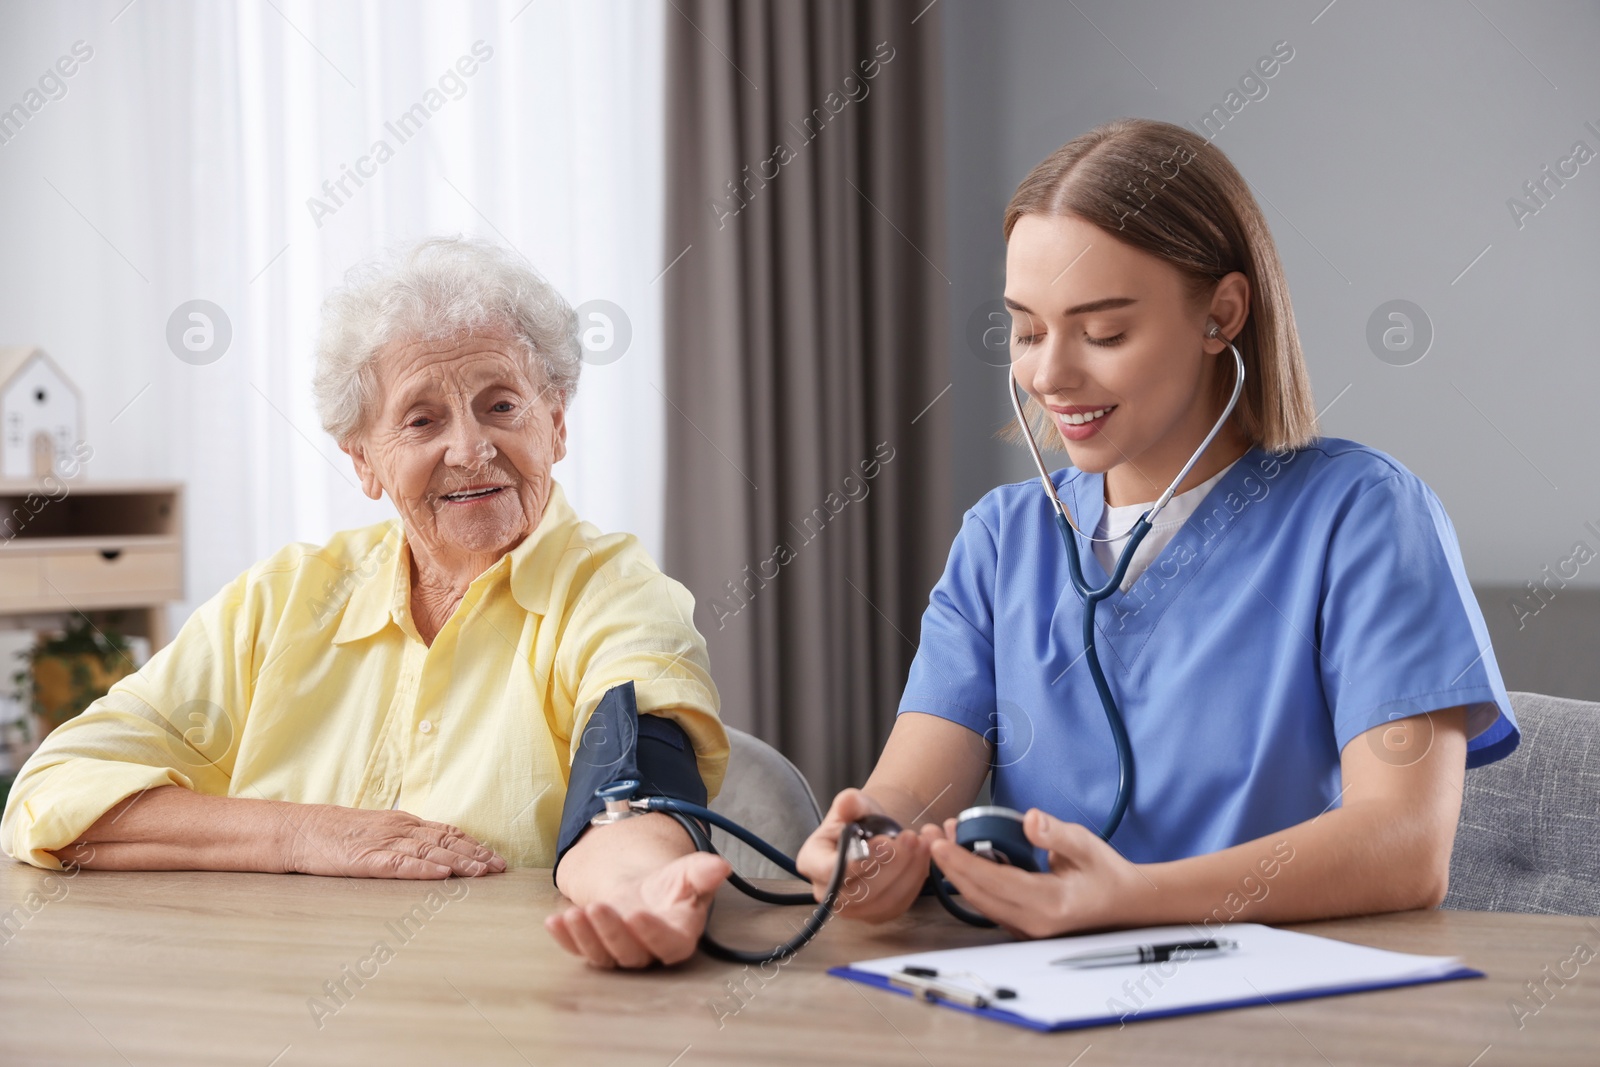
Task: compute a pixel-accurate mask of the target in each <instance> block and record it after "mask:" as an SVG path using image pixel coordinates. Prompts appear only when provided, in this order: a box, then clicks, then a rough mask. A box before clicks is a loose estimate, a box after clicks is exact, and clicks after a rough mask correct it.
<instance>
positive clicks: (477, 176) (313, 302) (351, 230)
mask: <svg viewBox="0 0 1600 1067" xmlns="http://www.w3.org/2000/svg"><path fill="white" fill-rule="evenodd" d="M125 3H126V0H111V2H108V3H105V4H99V5H86V6H82V7H78V6H73V7H70V8H67V7H64V6H62V7H57V6H51V7H45V6H43V5H23V4H9V5H5V6H0V69H4V70H8V71H12V72H15V73H16V75H17V76H16V77H14V78H8V80H7V83H6V84H5V85H4V86H0V93H13V94H14V95H16V96H18V98H19V99H22V93H23V91H24V90H26V89H27V88H28V86H29V84H30V79H33V80H34V81H36V80H37V78H38V77H39V76H41V75H43V73H44V72H46V71H47V70H48V69H51V68H52V65H53V64H54V63H55V62H56V61H57V59H58V57H60V56H63V55H70V54H72V50H73V46H74V44H75V42H79V41H82V42H84V45H85V46H86V47H87V48H88V49H92V57H91V58H89V59H88V60H85V61H83V62H81V63H80V64H78V65H77V69H76V70H75V72H74V73H73V74H72V75H71V76H70V77H67V78H63V79H61V82H62V84H64V85H65V87H66V88H65V92H64V93H63V94H61V95H59V96H58V97H55V98H51V96H50V94H44V99H45V103H44V104H43V105H42V106H41V107H40V108H39V109H38V110H37V111H36V112H30V116H29V117H28V119H27V120H26V122H25V123H24V124H22V125H21V127H20V128H19V129H18V131H17V132H16V133H15V134H14V135H11V136H9V139H7V140H5V142H4V143H3V144H0V196H3V197H4V203H5V205H6V210H5V211H4V212H0V248H3V249H4V251H5V254H4V255H3V256H0V343H8V344H19V343H33V344H39V345H41V346H43V347H44V348H46V349H47V350H48V351H49V352H50V353H51V354H52V355H53V356H54V357H55V358H56V360H57V361H58V362H59V363H60V364H61V365H62V366H63V367H64V368H65V369H66V370H67V372H68V373H69V374H70V375H72V376H73V377H74V378H75V380H76V381H77V383H78V384H79V386H80V388H81V389H82V390H83V392H84V394H85V401H86V407H87V424H86V436H87V439H88V442H89V443H90V445H91V446H92V447H93V448H94V456H93V459H92V460H91V461H90V462H89V464H88V465H87V468H86V470H87V474H86V476H87V477H90V478H94V479H97V480H100V479H112V478H175V479H181V480H182V481H183V482H185V483H186V485H187V515H186V522H185V527H186V531H187V534H188V537H189V544H190V555H189V565H188V574H187V581H188V592H189V599H188V602H187V603H186V604H184V605H183V606H182V607H181V608H180V609H179V610H178V612H177V613H176V617H175V618H174V619H173V622H174V624H177V623H180V622H181V621H182V619H183V618H185V617H187V614H188V612H189V611H190V610H192V609H193V607H194V606H196V605H197V604H199V603H200V602H201V601H202V600H204V599H206V598H207V597H209V596H210V595H211V594H212V593H213V592H215V591H216V590H217V588H218V587H220V586H221V585H222V584H223V583H224V582H226V581H228V580H229V579H230V578H232V577H234V576H235V575H236V574H238V573H239V571H240V570H242V569H243V568H244V567H246V566H248V565H249V564H250V563H251V562H253V561H255V560H257V559H260V558H261V557H263V556H265V555H268V554H269V553H271V552H273V551H274V550H276V549H277V548H279V547H280V546H281V545H283V544H284V543H285V542H288V541H291V540H303V541H311V542H320V541H322V540H324V539H326V538H327V536H328V535H329V534H330V533H332V532H333V531H335V530H338V529H342V528H346V527H350V526H356V525H362V524H366V523H369V522H374V521H377V520H378V519H380V518H385V517H388V516H389V515H391V514H393V511H392V508H391V506H390V504H389V503H388V502H387V501H381V502H374V501H371V500H368V499H367V498H366V497H365V496H363V495H362V494H361V492H360V490H359V488H358V487H357V483H356V479H355V476H354V473H353V471H352V469H351V466H350V462H349V459H348V457H346V456H345V455H344V454H343V453H342V452H340V451H339V450H338V448H337V446H336V445H335V444H334V442H333V441H332V440H331V439H330V438H328V437H327V435H325V434H324V433H323V432H322V430H321V428H320V426H319V424H318V421H317V418H316V414H315V410H314V407H313V404H312V401H311V395H310V378H311V371H312V355H313V344H314V340H315V335H316V326H317V321H318V309H319V305H320V302H321V298H322V295H323V293H324V292H325V291H326V290H327V288H328V287H329V286H331V285H332V284H334V283H335V282H336V281H337V280H338V279H339V278H340V276H341V275H342V274H343V272H344V270H345V269H346V268H348V267H349V266H350V265H351V264H352V263H354V262H356V261H357V260H360V259H362V258H365V257H366V256H367V255H369V254H371V253H372V252H373V251H375V250H376V249H379V248H382V247H384V246H386V245H388V244H391V243H393V242H396V241H403V240H407V239H411V238H415V237H418V236H421V235H424V234H429V233H455V232H464V233H469V234H480V235H483V236H486V237H489V238H491V239H494V240H496V241H500V242H502V243H506V244H510V245H513V246H515V247H516V248H518V249H519V250H521V251H522V252H523V253H524V254H525V255H526V256H527V257H528V258H529V259H530V260H532V261H533V263H534V264H535V265H536V266H537V267H538V268H539V269H540V270H541V271H542V272H543V273H544V274H545V275H546V276H547V277H548V278H549V279H550V280H551V281H552V283H554V285H555V286H556V287H557V288H558V289H559V290H560V291H561V292H562V294H563V295H565V296H566V297H567V299H568V300H569V301H570V302H572V303H573V304H574V305H583V304H585V303H586V302H588V301H594V300H604V301H609V302H610V303H611V304H612V305H614V306H615V307H616V308H619V309H621V312H622V314H623V315H625V316H626V327H627V329H628V331H629V332H631V340H630V341H629V346H628V348H627V349H626V351H625V352H623V354H622V355H621V356H620V357H617V356H616V349H615V348H613V349H612V350H611V351H610V352H608V353H606V354H605V355H604V356H603V357H602V358H597V359H596V360H595V361H594V362H593V363H591V364H590V365H587V366H585V368H584V371H583V376H582V379H581V381H580V383H579V387H578V398H577V400H576V402H575V403H574V405H573V407H572V409H571V411H570V413H569V423H570V431H569V432H570V438H569V457H568V458H567V459H566V460H565V461H563V462H562V463H561V464H558V465H557V468H556V477H557V479H558V480H559V481H560V482H561V483H562V485H563V486H564V487H565V489H566V490H567V492H568V495H569V497H570V498H571V499H572V501H573V503H574V505H575V506H576V508H577V510H578V512H579V514H580V515H582V516H584V517H585V518H587V519H589V520H590V521H592V522H594V523H596V524H597V525H598V526H600V527H601V528H602V529H605V530H628V531H631V532H634V533H637V534H639V535H640V537H641V538H642V539H643V540H644V542H645V544H646V546H647V547H648V548H649V549H650V551H651V552H652V553H653V554H654V555H655V556H656V557H657V558H658V559H659V558H660V548H661V527H662V491H661V485H662V470H661V462H662V461H661V454H662V449H661V444H660V441H661V436H662V408H663V406H664V401H663V398H662V394H661V393H660V392H659V391H658V386H659V385H660V382H661V375H660V362H661V346H660V333H661V330H660V288H661V287H660V284H659V281H658V275H659V274H660V272H661V271H662V268H663V267H665V266H666V265H667V264H666V262H665V260H664V259H663V256H662V248H661V232H662V225H661V211H662V196H661V186H662V176H661V156H662V153H661V113H660V99H661V93H660V87H659V83H660V79H661V70H662V68H661V53H662V49H661V36H662V18H663V15H662V11H663V8H664V5H662V4H660V3H658V2H653V0H647V2H633V0H602V2H595V0H572V2H570V3H552V2H545V0H535V2H533V3H525V0H515V2H511V3H504V4H493V3H481V4H467V3H462V4H448V5H446V4H424V3H417V2H400V3H394V2H389V3H383V4H381V5H380V4H378V3H376V2H368V3H339V4H327V3H320V4H318V3H311V2H308V0H301V2H295V0H274V3H259V4H258V3H251V2H241V3H239V4H236V5H223V4H211V3H199V2H196V3H192V4H183V3H167V4H156V3H150V2H148V0H137V2H135V3H133V4H131V5H127V6H124V5H125ZM83 50H84V49H83V48H81V47H80V49H79V51H80V52H81V51H83ZM469 71H470V73H468V72H469ZM51 89H52V91H54V83H53V82H52V83H51ZM12 102H13V101H12V100H11V99H9V98H7V99H6V100H5V101H4V102H3V103H0V107H8V106H10V104H11V103H12ZM3 131H4V127H0V132H3ZM380 142H381V143H382V144H383V146H384V147H383V148H380V147H379V145H380ZM352 172H354V173H355V174H356V177H351V174H352ZM357 178H359V179H360V180H359V182H358V181H357ZM325 183H326V185H325ZM193 299H204V300H208V301H211V302H213V303H215V304H216V305H218V306H219V307H220V308H221V309H222V310H223V312H224V313H225V314H226V316H227V318H228V321H229V323H230V324H231V327H232V332H233V338H232V342H231V345H230V347H229V349H228V350H227V352H226V353H225V354H224V355H222V356H221V357H220V358H218V359H216V360H215V361H214V362H210V363H205V364H203V365H196V364H195V363H193V362H186V361H184V360H180V359H179V358H177V357H176V356H175V355H174V354H173V352H172V351H171V350H170V349H169V346H168V342H167V323H168V319H169V317H170V316H171V315H172V313H173V311H174V309H176V308H178V306H179V305H181V304H183V303H184V302H186V301H189V300H193ZM611 318H612V321H611V322H609V323H602V322H601V320H598V319H594V320H590V322H589V323H588V325H590V326H592V327H593V328H595V329H596V331H597V332H596V335H595V336H596V338H597V339H602V340H603V339H604V338H603V335H604V327H606V326H610V327H611V328H614V329H617V330H619V333H618V334H617V335H614V336H616V337H618V338H620V330H621V328H622V326H623V323H622V322H620V321H617V317H616V316H615V315H613V316H612V317H611Z"/></svg>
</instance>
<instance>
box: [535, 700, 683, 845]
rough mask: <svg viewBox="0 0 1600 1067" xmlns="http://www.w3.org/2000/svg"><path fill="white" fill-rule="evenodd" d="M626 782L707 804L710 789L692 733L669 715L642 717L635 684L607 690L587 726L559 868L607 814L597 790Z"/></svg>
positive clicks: (576, 759) (575, 763)
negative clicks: (633, 780)
mask: <svg viewBox="0 0 1600 1067" xmlns="http://www.w3.org/2000/svg"><path fill="white" fill-rule="evenodd" d="M624 778H636V779H638V781H639V791H638V794H637V795H639V796H654V797H672V798H674V799H676V800H687V801H689V802H690V803H693V804H704V803H705V802H706V784H705V782H704V781H703V780H702V779H701V777H700V765H699V763H698V762H697V761H696V760H695V755H694V745H693V744H692V743H690V741H689V735H688V733H686V732H685V731H684V729H683V727H681V726H679V725H678V724H677V723H675V722H673V721H672V720H671V719H668V718H666V717H665V716H662V715H640V714H639V705H638V703H637V702H636V700H635V697H634V692H633V683H632V682H624V683H622V684H621V685H619V686H614V687H612V688H611V689H608V690H606V693H605V695H604V696H603V697H601V698H600V703H599V704H598V705H596V706H595V709H594V712H593V713H592V714H590V716H589V721H588V722H587V723H585V724H584V727H583V736H582V737H581V738H580V739H579V743H578V751H577V753H576V755H574V756H573V757H572V774H571V776H570V777H569V778H568V781H567V799H566V803H565V804H563V805H562V808H561V834H560V836H559V837H558V838H557V839H556V866H557V867H559V866H560V865H561V857H563V856H565V855H566V854H567V850H568V849H570V848H571V847H572V846H573V845H575V844H577V841H578V838H579V837H581V836H582V835H583V832H584V831H585V830H587V829H588V828H589V820H590V819H592V818H593V817H594V816H596V815H598V814H600V813H601V812H602V811H605V810H606V804H605V801H603V800H601V799H600V798H599V797H597V796H595V795H594V791H595V790H596V789H599V788H600V787H602V786H606V785H610V784H611V783H612V782H615V781H619V780H621V779H624ZM553 873H554V871H552V874H553Z"/></svg>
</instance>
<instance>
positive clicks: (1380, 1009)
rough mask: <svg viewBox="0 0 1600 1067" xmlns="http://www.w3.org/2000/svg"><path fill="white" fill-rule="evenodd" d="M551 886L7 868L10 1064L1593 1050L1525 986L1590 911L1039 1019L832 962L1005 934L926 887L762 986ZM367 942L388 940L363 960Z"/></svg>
mask: <svg viewBox="0 0 1600 1067" xmlns="http://www.w3.org/2000/svg"><path fill="white" fill-rule="evenodd" d="M446 889H448V890H449V892H450V894H451V895H450V896H446V895H445V894H444V893H443V890H446ZM430 893H431V894H434V895H433V896H431V897H430V896H429V894H430ZM559 899H560V898H559V896H558V895H557V894H556V892H555V890H554V889H553V888H552V886H551V884H550V873H549V872H548V871H545V870H521V871H514V872H510V873H507V874H503V875H496V876H490V877H486V878H479V879H471V880H451V881H449V882H384V881H357V880H347V879H340V878H312V877H304V876H297V875H288V876H283V875H255V874H211V873H199V872H181V873H141V874H127V873H110V872H93V871H83V872H79V873H77V874H76V875H75V876H74V877H71V878H67V877H64V876H62V875H60V874H52V873H50V872H45V871H40V870H37V869H35V868H32V867H27V866H24V865H22V864H16V863H11V862H9V861H5V860H3V859H0V904H3V907H4V910H3V911H0V1063H3V1064H7V1065H11V1064H17V1065H23V1064H26V1065H32V1064H80V1063H81V1064H132V1065H137V1067H144V1065H147V1064H149V1065H154V1064H206V1065H208V1067H209V1065H216V1064H249V1065H253V1067H268V1065H273V1067H293V1065H298V1064H340V1065H344V1064H385V1065H387V1064H412V1063H415V1064H429V1065H453V1064H458V1063H461V1064H465V1063H471V1064H510V1065H515V1064H524V1063H526V1064H537V1065H540V1067H543V1065H545V1064H563V1065H564V1064H605V1065H630V1064H638V1065H643V1067H669V1065H670V1067H697V1065H700V1064H712V1063H718V1064H741V1065H743V1064H763V1063H827V1064H832V1065H835V1067H853V1065H857V1064H919V1065H921V1064H926V1065H932V1067H943V1065H946V1064H950V1065H955V1064H963V1065H964V1064H1004V1065H1006V1067H1025V1065H1026V1067H1034V1065H1043V1064H1053V1065H1058V1067H1065V1065H1068V1064H1076V1065H1079V1067H1100V1065H1109V1064H1122V1063H1127V1064H1134V1063H1137V1064H1164V1063H1172V1064H1180V1063H1181V1064H1244V1063H1259V1064H1315V1065H1317V1067H1326V1065H1327V1064H1341V1065H1342V1064H1370V1063H1381V1062H1391V1063H1411V1064H1448V1065H1450V1067H1469V1065H1473V1067H1493V1065H1499V1064H1519V1065H1520V1064H1535V1063H1585V1064H1593V1063H1596V1062H1600V960H1596V961H1595V962H1591V963H1588V964H1587V965H1584V966H1582V967H1581V968H1580V969H1579V973H1578V974H1577V976H1576V977H1575V978H1573V979H1570V980H1568V981H1566V983H1565V987H1564V988H1562V987H1561V986H1558V985H1557V984H1556V982H1555V981H1550V982H1549V983H1548V988H1549V989H1550V990H1551V993H1549V994H1547V1000H1548V1003H1546V1004H1544V1005H1543V1006H1540V1005H1539V1002H1538V1001H1535V1000H1532V999H1531V998H1529V997H1528V996H1527V990H1526V989H1525V988H1524V983H1525V982H1528V981H1532V980H1538V979H1542V978H1543V977H1544V975H1545V974H1547V973H1548V974H1555V973H1556V972H1557V969H1558V968H1559V967H1561V966H1562V964H1563V961H1566V960H1569V959H1571V958H1572V956H1573V950H1574V947H1575V946H1576V945H1577V944H1578V943H1579V942H1580V941H1581V942H1582V943H1583V944H1585V945H1587V946H1590V947H1600V920H1590V919H1576V918H1562V917H1553V916H1532V915H1511V914H1494V913H1487V912H1449V911H1439V912H1409V913H1404V914H1398V915H1386V916H1378V917H1372V918H1363V919H1351V920H1341V921H1335V922H1325V923H1312V924H1305V925H1303V926H1300V927H1297V929H1303V930H1307V931H1311V932H1315V933H1318V934H1322V935H1324V936H1328V937H1337V938H1343V939H1347V940H1351V941H1359V942H1361V943H1364V944H1368V945H1375V946H1378V947H1381V948H1389V949H1396V950H1400V951H1406V952H1418V953H1425V954H1430V955H1459V956H1461V957H1463V958H1464V959H1465V960H1466V962H1467V963H1468V964H1470V965H1472V966H1475V967H1477V968H1478V969H1480V970H1483V971H1486V972H1487V973H1488V975H1489V977H1488V978H1487V979H1477V980H1471V981H1459V982H1447V983H1441V984H1438V985H1430V986H1419V987H1413V988H1407V989H1400V990H1392V991H1388V992H1377V993H1362V994H1355V995H1350V996H1343V997H1333V998H1327V999H1322V1000H1314V1001H1302V1002H1298V1003H1289V1004H1283V1005H1279V1006H1276V1007H1260V1008H1247V1009H1240V1010H1234V1011H1227V1012H1218V1013H1213V1014H1209V1015H1199V1016H1190V1017H1187V1018H1179V1019H1158V1020H1150V1021H1146V1022H1137V1023H1131V1024H1129V1025H1127V1026H1126V1027H1124V1028H1121V1029H1118V1028H1117V1027H1101V1028H1097V1029H1092V1030H1080V1031H1075V1032H1067V1033H1059V1034H1037V1033H1032V1032H1030V1031H1026V1030H1022V1029H1020V1028H1016V1027H1011V1026H1006V1025H1003V1024H1001V1023H997V1022H992V1021H989V1020H983V1019H975V1018H972V1017H970V1016H967V1015H964V1014H962V1013H960V1012H954V1011H950V1010H948V1009H944V1008H934V1007H930V1006H927V1005H923V1004H920V1003H917V1002H915V1001H912V1000H910V999H908V998H905V997H902V996H899V995H897V994H893V993H889V992H886V991H882V990H876V989H871V988H867V987H864V986H859V985H857V984H855V983H851V982H845V981H842V980H840V979H838V978H831V977H828V976H827V975H826V974H824V973H823V972H824V971H825V970H826V969H827V968H828V967H830V966H833V965H835V964H839V963H844V962H848V961H851V960H856V959H864V958H868V957H873V956H883V955H891V954H895V953H900V952H907V951H914V950H918V949H926V948H934V947H953V946H955V945H959V944H978V943H981V942H985V941H989V940H993V939H995V938H997V936H999V935H997V934H995V933H994V932H993V931H981V930H976V929H973V928H971V927H966V926H962V925H960V924H958V923H956V922H955V921H954V920H952V919H950V918H949V917H948V916H946V915H945V914H944V913H943V912H942V911H939V910H938V908H937V906H935V905H933V904H931V903H930V902H924V903H922V904H919V905H918V906H917V907H916V908H915V909H913V911H912V912H911V913H910V914H909V915H907V916H906V917H904V918H903V919H901V920H899V921H897V922H894V923H891V924H888V925H886V926H884V927H877V928H873V927H865V926H861V925H858V924H855V923H846V922H839V921H835V922H834V923H832V924H830V925H829V927H828V928H827V929H825V930H824V931H823V932H822V934H821V935H820V937H819V938H818V939H817V940H816V941H815V942H814V943H813V944H812V946H811V947H810V948H809V949H807V950H806V951H805V952H803V953H801V954H800V955H799V956H798V957H797V958H796V959H794V960H793V961H791V962H790V963H788V964H787V965H785V966H783V967H782V968H781V969H776V970H774V969H773V968H768V971H767V974H768V975H769V977H763V975H762V972H761V971H760V970H758V969H754V968H752V969H749V970H746V969H744V968H742V967H738V966H734V965H728V964H722V963H717V962H715V961H713V960H710V959H707V958H704V957H703V956H702V957H697V958H696V959H694V960H693V961H691V962H690V963H688V964H686V965H684V966H681V967H678V968H676V969H674V970H672V971H668V972H662V971H655V972H649V973H631V974H630V973H622V972H598V971H593V970H590V969H588V968H586V967H585V966H584V965H583V964H582V963H580V962H578V961H577V960H574V959H572V958H570V957H567V956H565V955H564V954H563V953H562V952H561V951H560V950H559V949H558V948H557V947H556V945H555V944H554V942H552V941H551V940H550V938H549V936H548V935H547V934H546V933H545V931H544V928H543V925H542V920H543V918H544V916H545V915H546V914H548V913H549V912H550V911H551V910H552V909H553V908H555V907H556V906H557V905H558V903H559ZM408 913H410V914H411V915H412V918H411V919H410V920H409V921H405V916H407V914H408ZM799 915H800V912H799V909H792V908H791V909H777V908H766V907H759V906H755V905H749V904H747V903H746V902H745V901H744V898H742V897H739V896H738V895H737V894H734V893H728V894H727V899H725V900H723V901H720V902H719V904H718V907H717V910H716V913H715V915H714V917H713V924H714V927H715V929H716V931H717V932H718V933H719V934H722V935H725V938H726V940H729V941H730V942H734V943H739V944H748V945H755V944H760V943H766V944H772V943H774V942H775V941H776V940H777V939H778V938H779V937H782V936H788V934H787V931H789V930H790V929H791V928H792V925H793V924H797V923H798V922H799ZM379 942H384V943H386V944H387V945H388V946H389V950H390V951H389V953H388V954H385V953H375V952H374V948H375V946H376V945H377V943H379ZM1547 965H1548V966H1549V967H1550V968H1551V970H1550V971H1549V972H1545V971H1544V970H1543V969H1544V968H1545V967H1546V966H1547ZM1571 966H1572V965H1568V973H1569V974H1570V973H1571ZM347 968H348V969H347ZM351 975H354V977H350V976H351ZM363 975H365V976H366V977H363ZM341 980H342V981H343V982H344V985H345V988H346V989H347V990H349V994H348V996H341V997H340V998H338V999H332V998H328V997H327V994H326V991H325V985H324V983H327V982H337V981H341ZM317 998H322V999H321V1000H320V1003H321V1004H322V1007H321V1009H320V1010H318V1009H317V1008H316V1007H315V1005H316V1004H317V1003H319V1001H318V1000H317ZM1519 999H1520V1001H1521V1002H1522V1003H1523V1004H1525V1005H1526V1006H1528V1007H1529V1009H1530V1011H1531V1009H1532V1008H1535V1007H1537V1008H1538V1012H1537V1014H1530V1015H1528V1016H1525V1017H1524V1018H1523V1019H1522V1023H1523V1026H1522V1028H1521V1029H1519V1028H1518V1025H1517V1019H1516V1017H1515V1016H1514V1014H1513V1012H1512V1011H1511V1009H1510V1007H1509V1006H1508V1002H1511V1001H1516V1000H1519Z"/></svg>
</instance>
